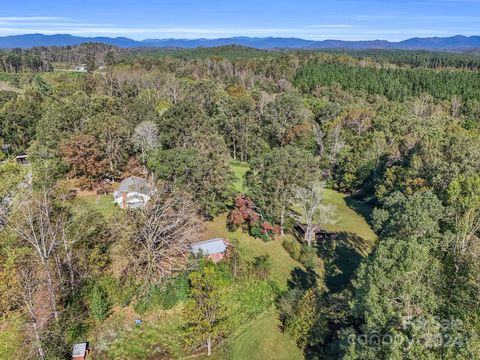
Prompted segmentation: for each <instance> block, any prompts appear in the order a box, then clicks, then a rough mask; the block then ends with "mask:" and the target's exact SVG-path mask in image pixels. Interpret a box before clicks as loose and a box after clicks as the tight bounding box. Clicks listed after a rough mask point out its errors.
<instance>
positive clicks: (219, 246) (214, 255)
mask: <svg viewBox="0 0 480 360" xmlns="http://www.w3.org/2000/svg"><path fill="white" fill-rule="evenodd" d="M229 245H230V242H229V241H228V239H223V238H216V239H210V240H205V241H200V242H197V243H195V244H192V245H191V252H192V254H193V255H195V256H199V255H203V256H205V257H207V258H209V259H210V260H212V261H213V262H219V261H221V260H222V259H223V258H224V257H225V253H226V251H227V247H228V246H229Z"/></svg>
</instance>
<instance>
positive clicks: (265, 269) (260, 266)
mask: <svg viewBox="0 0 480 360" xmlns="http://www.w3.org/2000/svg"><path fill="white" fill-rule="evenodd" d="M253 271H254V274H255V275H256V276H257V277H258V278H260V279H262V280H266V279H267V278H268V277H269V275H270V272H271V271H272V259H271V258H270V256H269V255H262V256H257V257H255V258H254V259H253Z"/></svg>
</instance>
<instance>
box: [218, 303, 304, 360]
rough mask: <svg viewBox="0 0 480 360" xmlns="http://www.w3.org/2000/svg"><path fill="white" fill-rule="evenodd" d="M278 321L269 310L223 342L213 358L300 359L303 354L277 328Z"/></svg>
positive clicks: (249, 359) (239, 359)
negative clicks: (221, 348) (222, 345)
mask: <svg viewBox="0 0 480 360" xmlns="http://www.w3.org/2000/svg"><path fill="white" fill-rule="evenodd" d="M279 325H280V322H279V320H278V316H277V315H276V313H275V312H274V311H270V312H268V313H266V314H264V315H262V316H260V317H259V318H258V319H256V320H255V321H254V322H253V323H252V324H251V326H247V327H245V328H243V329H241V330H240V331H239V332H238V333H237V334H236V335H235V336H234V337H233V338H232V339H231V340H230V341H228V342H227V344H225V346H224V349H223V351H222V352H218V353H214V356H213V357H212V358H213V359H215V360H220V359H222V360H226V359H228V360H244V359H248V360H266V359H276V360H297V359H298V360H300V359H303V358H304V357H303V354H302V352H301V350H299V349H298V348H297V346H296V344H295V342H294V341H293V340H292V339H291V338H290V337H289V336H288V335H286V334H284V333H282V332H281V331H280V329H279Z"/></svg>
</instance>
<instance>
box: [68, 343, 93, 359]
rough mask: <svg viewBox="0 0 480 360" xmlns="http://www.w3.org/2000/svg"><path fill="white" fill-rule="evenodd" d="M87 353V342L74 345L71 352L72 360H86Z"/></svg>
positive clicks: (88, 350)
mask: <svg viewBox="0 0 480 360" xmlns="http://www.w3.org/2000/svg"><path fill="white" fill-rule="evenodd" d="M89 352H90V348H89V347H88V342H83V343H78V344H75V345H73V350H72V360H86V359H87V356H88V353H89Z"/></svg>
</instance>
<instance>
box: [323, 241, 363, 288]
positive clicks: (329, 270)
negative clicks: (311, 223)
mask: <svg viewBox="0 0 480 360" xmlns="http://www.w3.org/2000/svg"><path fill="white" fill-rule="evenodd" d="M317 255H318V256H321V257H322V258H323V259H325V284H326V285H327V287H328V289H329V290H330V291H331V292H333V293H335V292H340V291H342V290H344V289H345V288H346V287H347V286H348V284H349V283H350V280H351V279H352V276H353V274H354V273H355V270H356V269H357V268H358V266H359V265H360V262H361V261H362V259H363V258H364V256H365V249H364V241H363V239H362V238H361V237H359V236H358V235H356V234H354V233H350V232H340V233H337V239H335V240H333V239H332V240H325V241H323V242H322V243H321V244H319V246H318V248H317Z"/></svg>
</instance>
